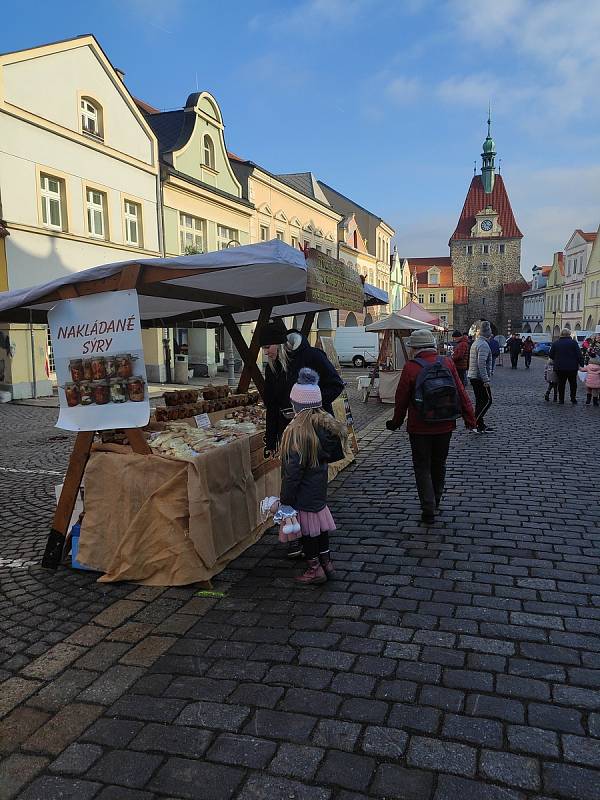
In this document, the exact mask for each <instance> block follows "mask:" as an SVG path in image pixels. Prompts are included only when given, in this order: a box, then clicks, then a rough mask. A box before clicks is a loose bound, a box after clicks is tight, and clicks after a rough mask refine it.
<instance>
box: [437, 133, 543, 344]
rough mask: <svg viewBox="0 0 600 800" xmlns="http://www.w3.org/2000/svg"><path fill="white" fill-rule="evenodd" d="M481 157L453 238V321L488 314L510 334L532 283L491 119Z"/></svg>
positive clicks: (462, 325) (466, 323)
mask: <svg viewBox="0 0 600 800" xmlns="http://www.w3.org/2000/svg"><path fill="white" fill-rule="evenodd" d="M481 157H482V168H481V174H480V175H475V176H474V177H473V179H472V181H471V185H470V186H469V190H468V192H467V197H466V199H465V203H464V206H463V209H462V212H461V214H460V218H459V220H458V224H457V226H456V229H455V230H454V233H453V234H452V236H451V237H450V242H449V245H450V258H451V263H452V270H453V277H454V298H455V302H454V325H455V327H457V328H459V329H461V330H468V328H469V327H470V325H471V324H472V322H473V321H474V320H477V319H481V318H485V319H489V320H490V322H491V323H492V328H493V329H494V330H495V331H497V332H498V333H504V334H506V333H507V332H508V330H509V326H510V327H511V329H512V330H520V327H521V322H522V306H520V303H521V302H522V293H523V291H526V290H527V288H528V286H527V283H526V281H525V279H524V278H523V276H522V275H521V271H520V268H521V240H522V238H523V234H522V233H521V231H520V230H519V228H518V226H517V223H516V220H515V217H514V214H513V211H512V208H511V205H510V200H509V197H508V193H507V191H506V187H505V185H504V180H503V178H502V176H501V175H500V174H496V168H495V157H496V146H495V143H494V140H493V139H492V136H491V120H490V119H489V118H488V135H487V138H486V140H485V142H484V143H483V152H482V154H481ZM519 289H520V291H519Z"/></svg>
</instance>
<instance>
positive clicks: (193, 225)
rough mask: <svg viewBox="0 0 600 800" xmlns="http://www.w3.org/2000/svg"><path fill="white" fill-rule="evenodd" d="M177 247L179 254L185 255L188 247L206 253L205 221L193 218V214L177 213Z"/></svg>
mask: <svg viewBox="0 0 600 800" xmlns="http://www.w3.org/2000/svg"><path fill="white" fill-rule="evenodd" d="M179 246H180V248H181V254H182V255H185V252H186V249H187V248H188V247H192V248H194V250H199V251H200V252H201V253H205V252H206V220H204V219H202V218H201V217H195V216H194V215H193V214H184V213H183V211H180V212H179Z"/></svg>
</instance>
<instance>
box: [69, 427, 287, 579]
mask: <svg viewBox="0 0 600 800" xmlns="http://www.w3.org/2000/svg"><path fill="white" fill-rule="evenodd" d="M279 480H280V476H279V470H277V469H275V470H271V471H270V472H267V473H266V474H265V475H263V476H261V477H260V478H258V479H256V480H255V479H254V478H253V476H252V471H251V468H250V447H249V443H248V439H247V438H243V439H239V440H236V441H234V442H232V443H230V444H228V445H227V446H224V447H220V448H215V449H214V450H209V451H207V452H206V453H204V454H202V455H200V456H198V457H197V458H196V459H194V461H193V462H191V463H184V462H180V461H173V460H169V459H166V458H162V457H161V456H153V455H150V456H141V455H137V454H133V453H132V454H131V455H118V454H115V453H92V455H91V457H90V460H89V462H88V466H87V468H86V473H85V516H84V521H83V525H82V529H81V537H80V543H79V560H80V561H81V562H82V563H84V564H87V565H88V566H91V567H94V568H95V569H98V570H99V571H101V572H104V573H105V574H104V575H103V576H102V577H101V578H99V580H100V581H103V582H110V581H122V580H128V581H136V582H139V583H143V584H146V585H150V586H179V585H185V584H189V583H195V582H197V581H207V580H209V579H210V578H212V577H213V576H214V575H216V574H217V573H219V572H221V571H222V570H223V569H224V568H225V567H226V566H227V564H228V563H229V562H230V561H231V560H232V559H234V558H236V556H238V555H239V554H240V553H242V552H243V551H244V550H245V549H246V548H247V547H249V546H250V545H251V544H253V543H254V542H255V541H257V539H259V538H260V536H261V535H262V534H263V532H264V530H265V529H266V528H267V527H268V526H269V524H270V523H262V522H261V520H260V516H259V507H258V504H259V502H260V500H261V499H262V498H263V497H265V496H267V495H277V494H279Z"/></svg>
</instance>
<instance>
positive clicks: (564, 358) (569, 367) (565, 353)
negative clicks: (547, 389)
mask: <svg viewBox="0 0 600 800" xmlns="http://www.w3.org/2000/svg"><path fill="white" fill-rule="evenodd" d="M549 356H550V358H551V359H552V362H553V363H554V371H555V372H556V375H557V377H558V402H559V403H563V404H564V402H565V388H566V385H567V381H568V382H569V390H570V392H571V403H573V405H575V404H576V403H577V370H578V369H579V367H580V366H581V364H582V363H583V358H582V355H581V350H580V349H579V345H578V344H577V341H576V340H575V339H573V337H572V336H571V331H570V330H569V329H568V328H564V329H563V330H562V331H561V332H560V338H559V339H557V340H556V341H555V342H553V343H552V347H551V348H550V353H549Z"/></svg>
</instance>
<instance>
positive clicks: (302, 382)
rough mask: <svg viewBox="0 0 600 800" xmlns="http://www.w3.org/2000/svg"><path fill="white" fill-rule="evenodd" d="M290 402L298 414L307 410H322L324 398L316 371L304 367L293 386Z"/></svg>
mask: <svg viewBox="0 0 600 800" xmlns="http://www.w3.org/2000/svg"><path fill="white" fill-rule="evenodd" d="M290 400H291V402H292V406H293V408H294V411H295V412H296V414H299V413H300V412H301V411H305V410H306V409H307V408H322V406H323V398H322V397H321V390H320V389H319V376H318V375H317V373H316V372H315V371H314V369H309V367H302V369H301V370H300V372H299V373H298V380H297V381H296V383H295V384H294V385H293V386H292V391H291V392H290Z"/></svg>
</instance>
